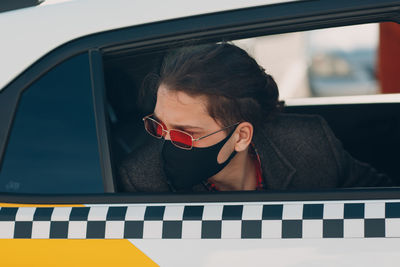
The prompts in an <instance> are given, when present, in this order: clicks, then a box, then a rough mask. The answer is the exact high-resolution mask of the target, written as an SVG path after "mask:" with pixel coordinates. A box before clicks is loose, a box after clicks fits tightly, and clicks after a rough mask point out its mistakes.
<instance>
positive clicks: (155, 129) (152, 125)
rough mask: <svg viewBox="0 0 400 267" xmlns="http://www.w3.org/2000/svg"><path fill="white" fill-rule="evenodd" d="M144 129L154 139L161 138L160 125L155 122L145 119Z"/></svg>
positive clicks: (161, 130)
mask: <svg viewBox="0 0 400 267" xmlns="http://www.w3.org/2000/svg"><path fill="white" fill-rule="evenodd" d="M144 128H145V129H146V131H147V132H148V133H149V134H150V135H152V136H154V137H157V138H161V137H162V135H163V128H162V125H161V124H160V123H158V122H156V121H153V120H152V119H149V118H146V119H145V120H144Z"/></svg>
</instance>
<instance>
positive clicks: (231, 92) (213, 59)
mask: <svg viewBox="0 0 400 267" xmlns="http://www.w3.org/2000/svg"><path fill="white" fill-rule="evenodd" d="M160 84H164V85H165V86H166V87H167V89H168V90H176V91H182V92H185V93H187V94H189V95H192V96H196V95H205V96H207V97H208V106H207V110H208V112H209V114H210V116H211V117H212V118H214V119H215V120H216V122H218V123H220V124H222V125H221V126H228V125H231V124H233V123H236V122H238V121H248V122H250V123H252V124H253V126H254V129H255V131H256V130H257V128H258V126H259V125H260V124H262V123H263V122H264V121H265V120H266V119H267V118H269V117H270V116H271V115H273V114H275V113H277V112H278V111H279V110H280V108H281V105H280V103H279V101H278V96H279V92H278V87H277V85H276V83H275V81H274V79H273V78H272V77H271V76H270V75H268V74H267V73H265V70H264V69H263V68H262V67H261V66H259V65H258V64H257V62H256V61H255V60H254V59H253V58H252V57H251V56H249V55H248V54H247V53H246V52H245V51H244V50H243V49H241V48H239V47H237V46H235V45H233V44H229V43H225V42H224V43H219V44H207V45H199V46H191V47H184V48H180V49H177V50H175V51H173V52H170V53H169V54H168V55H167V56H166V57H165V58H164V61H163V64H162V67H161V70H160V75H159V80H158V82H157V88H158V86H159V85H160Z"/></svg>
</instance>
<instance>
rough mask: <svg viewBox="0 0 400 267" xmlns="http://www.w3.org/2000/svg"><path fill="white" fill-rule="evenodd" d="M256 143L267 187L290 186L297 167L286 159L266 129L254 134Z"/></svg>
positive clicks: (282, 187) (280, 187)
mask: <svg viewBox="0 0 400 267" xmlns="http://www.w3.org/2000/svg"><path fill="white" fill-rule="evenodd" d="M253 141H254V145H255V147H256V149H257V153H258V155H259V157H260V161H261V169H262V172H263V177H264V180H265V188H266V189H275V190H282V189H286V188H288V186H289V184H290V182H291V180H292V178H293V175H294V174H295V173H296V169H295V168H294V167H293V165H292V164H291V163H290V162H289V161H288V160H287V159H286V157H285V156H284V155H283V153H282V152H281V151H280V150H279V149H278V147H277V146H276V145H275V144H274V142H273V141H272V140H271V139H270V138H269V137H268V132H267V131H266V130H264V129H263V130H261V131H260V132H258V133H257V134H256V135H254V139H253Z"/></svg>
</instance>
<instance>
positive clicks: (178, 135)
mask: <svg viewBox="0 0 400 267" xmlns="http://www.w3.org/2000/svg"><path fill="white" fill-rule="evenodd" d="M169 136H170V138H171V142H172V143H173V144H174V145H176V146H177V147H180V148H183V149H189V148H192V137H191V136H190V135H188V134H187V133H184V132H181V131H177V130H170V131H169Z"/></svg>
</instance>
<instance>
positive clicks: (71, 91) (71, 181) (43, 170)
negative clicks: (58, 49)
mask: <svg viewBox="0 0 400 267" xmlns="http://www.w3.org/2000/svg"><path fill="white" fill-rule="evenodd" d="M0 191H1V192H17V193H49V194H55V193H101V192H103V191H104V190H103V184H102V176H101V169H100V163H99V152H98V147H97V135H96V125H95V117H94V108H93V96H92V89H91V81H90V69H89V57H88V54H87V53H85V54H81V55H78V56H75V57H73V58H71V59H69V60H67V61H65V62H64V63H62V64H60V65H58V66H57V67H55V68H54V69H52V70H51V71H50V72H48V73H47V74H45V75H44V76H43V77H41V78H40V79H39V80H37V81H36V82H35V83H34V84H32V85H31V86H30V87H29V88H27V90H26V91H25V92H24V93H23V94H22V96H21V99H20V102H19V105H18V109H17V112H16V117H15V119H14V124H13V129H12V131H11V134H10V138H9V143H8V147H7V150H6V153H5V157H4V161H3V165H2V169H1V172H0Z"/></svg>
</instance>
